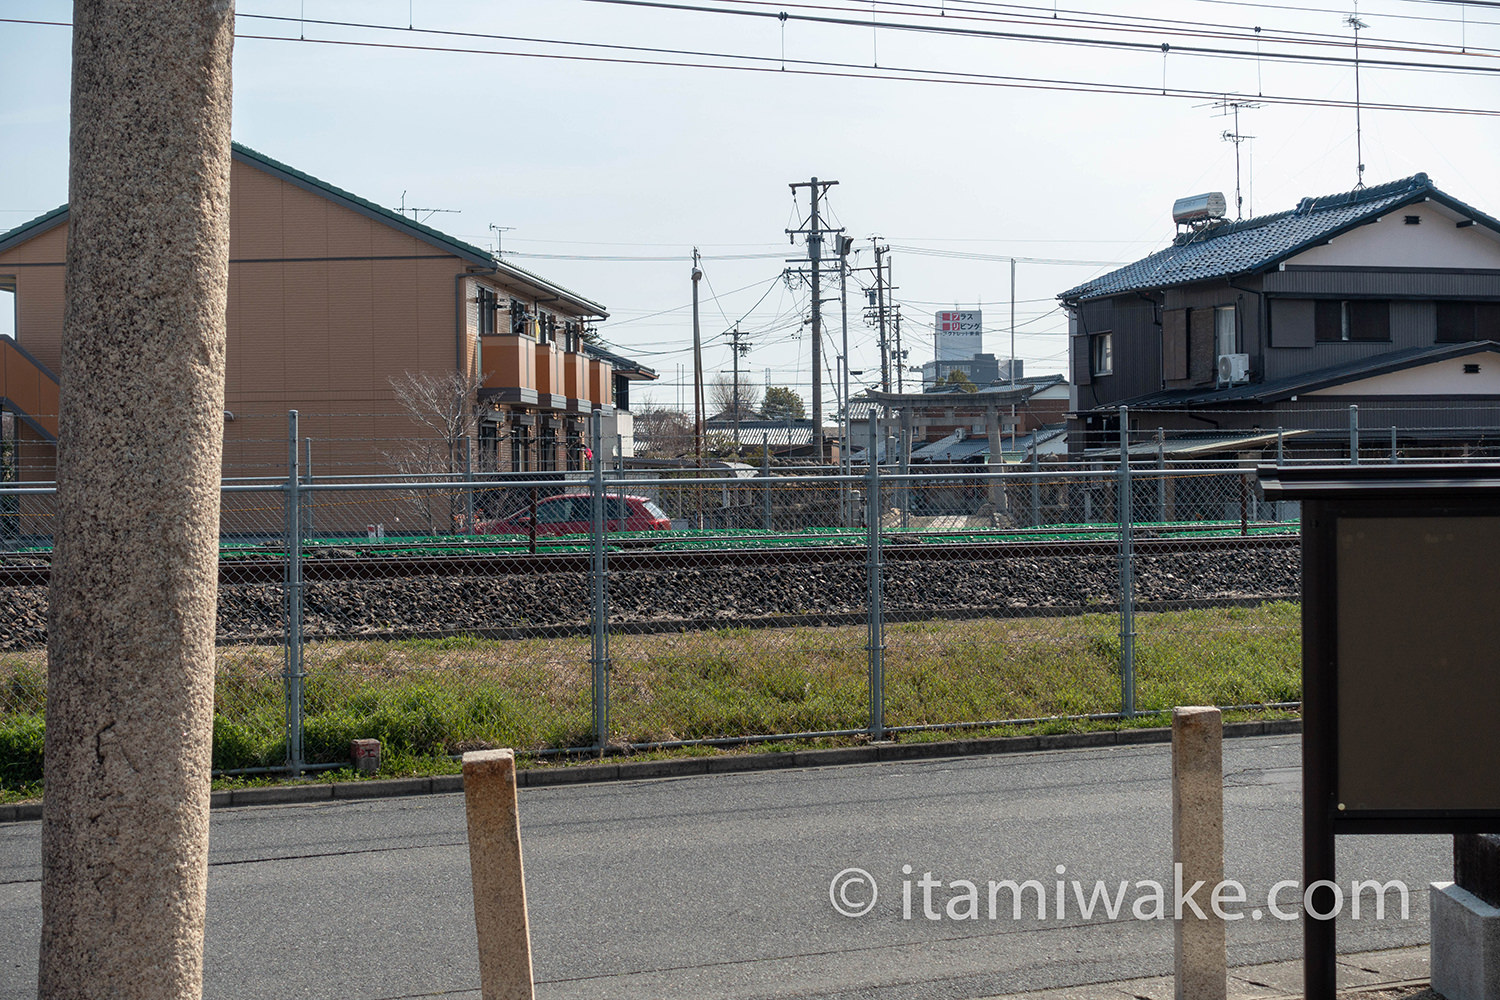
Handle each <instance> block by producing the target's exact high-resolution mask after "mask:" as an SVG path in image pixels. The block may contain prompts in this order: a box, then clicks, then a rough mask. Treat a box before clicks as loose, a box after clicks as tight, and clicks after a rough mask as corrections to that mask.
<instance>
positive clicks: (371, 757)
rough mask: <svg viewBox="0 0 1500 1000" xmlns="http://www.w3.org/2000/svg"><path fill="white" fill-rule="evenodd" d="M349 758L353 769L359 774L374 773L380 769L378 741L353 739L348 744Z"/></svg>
mask: <svg viewBox="0 0 1500 1000" xmlns="http://www.w3.org/2000/svg"><path fill="white" fill-rule="evenodd" d="M349 759H350V760H351V761H353V762H354V770H356V771H358V772H359V773H360V774H376V773H378V772H379V771H380V741H379V740H354V741H353V742H351V743H350V744H349Z"/></svg>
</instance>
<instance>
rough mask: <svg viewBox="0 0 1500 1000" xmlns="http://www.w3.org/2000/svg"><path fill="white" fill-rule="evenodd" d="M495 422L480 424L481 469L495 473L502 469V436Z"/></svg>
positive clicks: (481, 422)
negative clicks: (496, 470) (498, 432)
mask: <svg viewBox="0 0 1500 1000" xmlns="http://www.w3.org/2000/svg"><path fill="white" fill-rule="evenodd" d="M496 430H497V428H496V425H495V422H494V421H493V420H481V421H480V422H479V468H480V469H481V470H482V471H484V472H493V471H494V470H495V469H498V468H499V467H500V435H499V434H497V433H495V432H496Z"/></svg>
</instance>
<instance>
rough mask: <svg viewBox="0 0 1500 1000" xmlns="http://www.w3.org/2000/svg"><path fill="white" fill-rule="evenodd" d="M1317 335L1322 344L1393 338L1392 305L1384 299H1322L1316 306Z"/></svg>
mask: <svg viewBox="0 0 1500 1000" xmlns="http://www.w3.org/2000/svg"><path fill="white" fill-rule="evenodd" d="M1313 335H1314V339H1315V340H1317V342H1318V343H1339V342H1341V341H1389V340H1390V339H1391V304H1390V303H1389V302H1386V301H1384V300H1381V299H1351V300H1348V301H1344V302H1335V301H1333V300H1331V299H1329V300H1321V301H1319V302H1318V303H1317V304H1316V305H1315V306H1314V308H1313Z"/></svg>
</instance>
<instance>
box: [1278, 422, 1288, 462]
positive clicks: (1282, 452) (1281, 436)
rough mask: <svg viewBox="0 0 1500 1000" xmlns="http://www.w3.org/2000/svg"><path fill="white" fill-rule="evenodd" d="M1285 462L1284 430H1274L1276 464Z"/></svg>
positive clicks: (1282, 428) (1279, 428) (1280, 428)
mask: <svg viewBox="0 0 1500 1000" xmlns="http://www.w3.org/2000/svg"><path fill="white" fill-rule="evenodd" d="M1285 460H1286V428H1284V427H1278V428H1276V464H1277V465H1280V464H1281V463H1282V462H1283V461H1285Z"/></svg>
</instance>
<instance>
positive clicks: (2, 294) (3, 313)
mask: <svg viewBox="0 0 1500 1000" xmlns="http://www.w3.org/2000/svg"><path fill="white" fill-rule="evenodd" d="M15 336H16V290H15V289H14V288H9V287H6V286H5V285H0V337H10V338H12V339H14V338H15Z"/></svg>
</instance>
